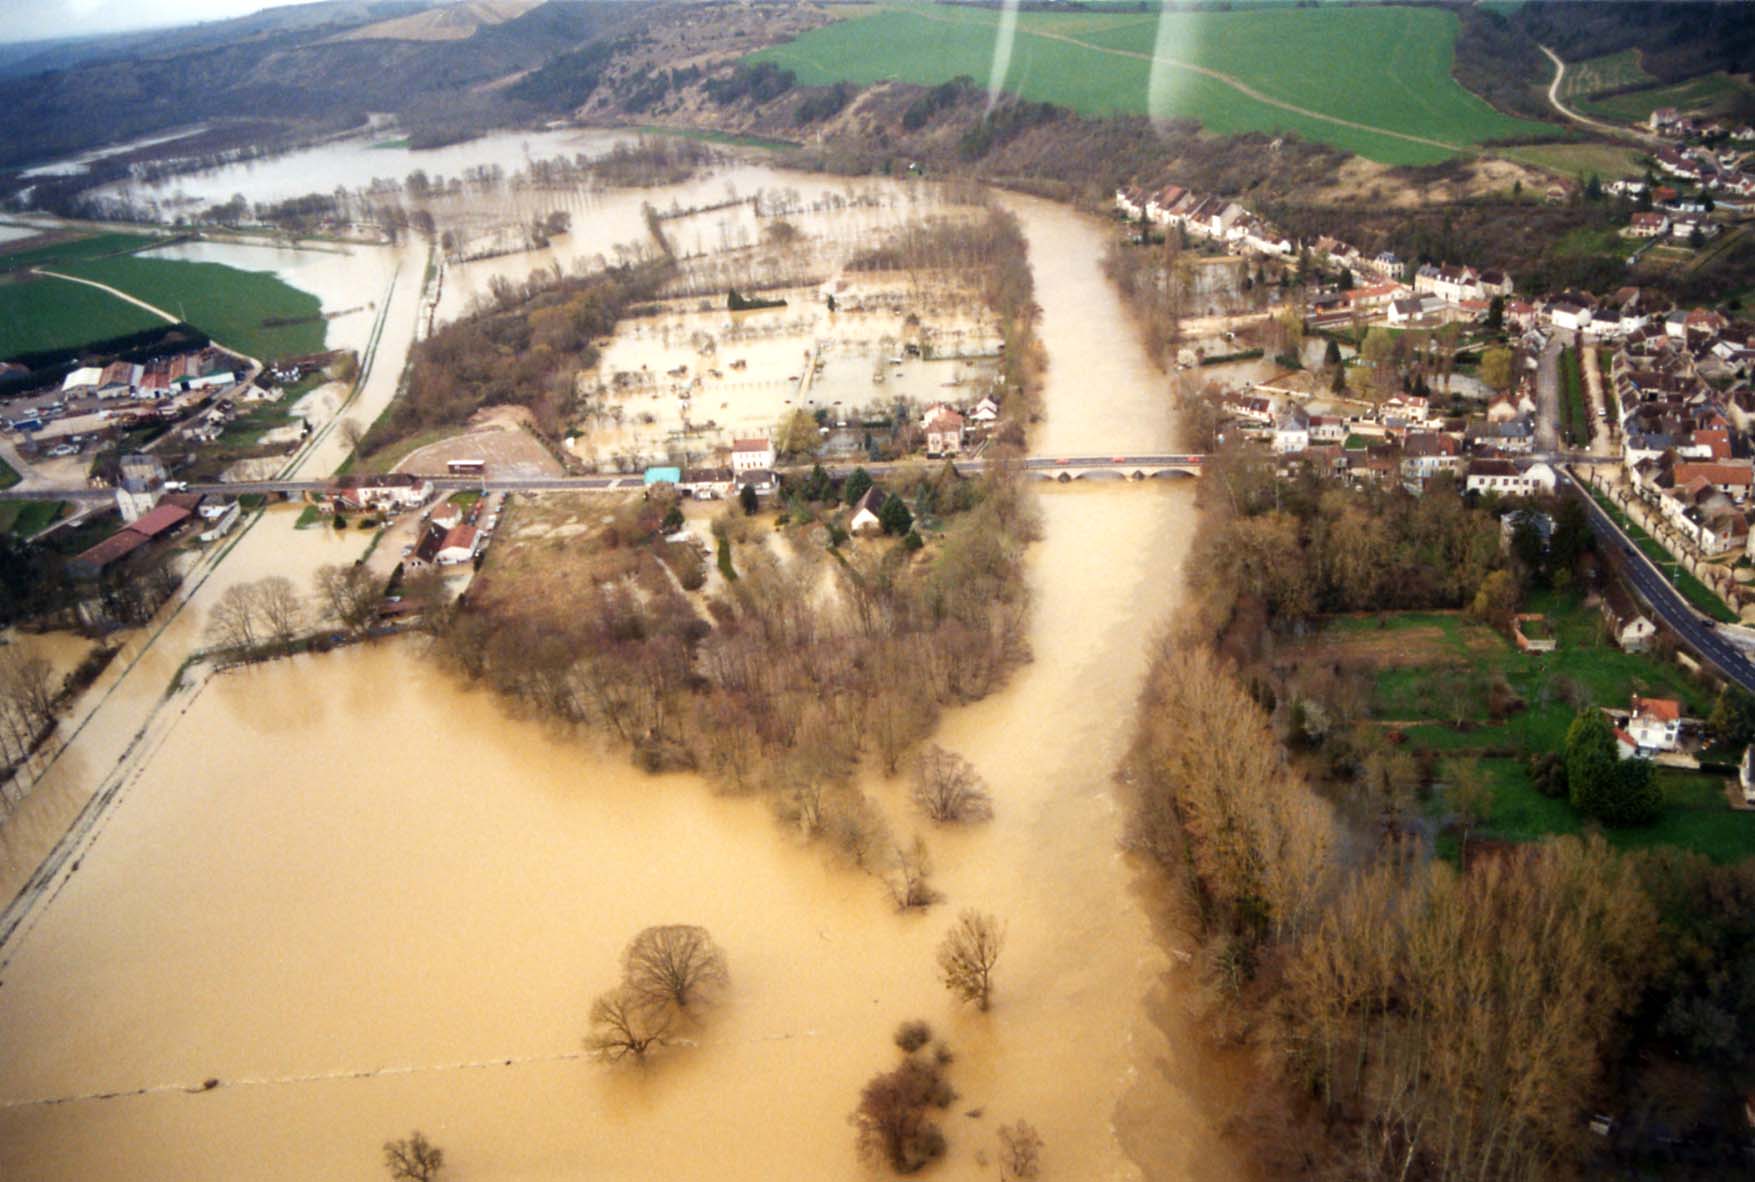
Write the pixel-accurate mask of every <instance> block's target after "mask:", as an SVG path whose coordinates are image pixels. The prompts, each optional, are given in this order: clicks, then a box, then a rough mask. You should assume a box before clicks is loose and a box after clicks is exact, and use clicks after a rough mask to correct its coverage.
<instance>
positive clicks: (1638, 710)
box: [1633, 694, 1682, 722]
mask: <svg viewBox="0 0 1755 1182" xmlns="http://www.w3.org/2000/svg"><path fill="white" fill-rule="evenodd" d="M1633 713H1635V714H1643V715H1645V716H1646V717H1648V718H1655V719H1656V720H1657V721H1659V722H1675V721H1677V720H1678V719H1680V718H1681V717H1682V703H1680V702H1678V701H1676V700H1675V699H1674V698H1642V697H1640V696H1639V695H1638V694H1635V695H1633Z"/></svg>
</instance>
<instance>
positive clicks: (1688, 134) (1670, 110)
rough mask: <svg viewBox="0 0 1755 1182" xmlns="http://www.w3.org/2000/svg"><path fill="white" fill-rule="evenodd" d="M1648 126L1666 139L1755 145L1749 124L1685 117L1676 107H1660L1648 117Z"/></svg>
mask: <svg viewBox="0 0 1755 1182" xmlns="http://www.w3.org/2000/svg"><path fill="white" fill-rule="evenodd" d="M1646 126H1648V127H1649V128H1651V130H1652V131H1654V132H1656V133H1657V134H1658V135H1661V136H1663V137H1665V138H1666V139H1674V140H1692V139H1705V140H1712V139H1721V138H1725V137H1728V138H1730V139H1732V140H1734V141H1736V142H1737V143H1741V144H1748V143H1755V127H1751V126H1749V125H1748V124H1747V123H1741V124H1731V123H1726V122H1725V121H1724V120H1722V119H1716V118H1713V117H1712V116H1708V115H1684V114H1683V113H1682V112H1681V111H1678V110H1677V109H1676V108H1675V107H1659V108H1658V109H1657V110H1655V111H1653V112H1652V113H1651V114H1650V115H1648V116H1646Z"/></svg>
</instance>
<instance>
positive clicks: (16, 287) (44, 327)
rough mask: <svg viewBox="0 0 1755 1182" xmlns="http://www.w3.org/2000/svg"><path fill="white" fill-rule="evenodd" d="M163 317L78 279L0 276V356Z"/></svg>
mask: <svg viewBox="0 0 1755 1182" xmlns="http://www.w3.org/2000/svg"><path fill="white" fill-rule="evenodd" d="M164 323H165V322H164V321H163V320H161V319H159V318H158V317H157V316H154V315H153V314H152V313H151V312H148V311H147V310H146V309H145V308H140V307H136V306H135V305H133V304H130V303H129V302H128V301H126V300H119V299H117V298H116V297H115V296H113V295H110V294H108V293H106V292H101V291H99V290H98V289H97V288H95V287H87V286H85V285H84V284H83V283H68V282H67V281H66V280H65V279H50V278H46V277H42V276H22V275H21V276H18V277H16V278H8V277H5V276H0V359H4V358H8V357H17V356H19V355H20V354H22V353H36V352H46V351H49V350H53V349H70V348H73V347H74V346H76V345H83V344H86V343H87V342H89V341H103V340H108V339H110V338H111V337H120V336H127V335H128V334H130V333H136V332H142V331H144V330H146V329H149V328H162V327H164Z"/></svg>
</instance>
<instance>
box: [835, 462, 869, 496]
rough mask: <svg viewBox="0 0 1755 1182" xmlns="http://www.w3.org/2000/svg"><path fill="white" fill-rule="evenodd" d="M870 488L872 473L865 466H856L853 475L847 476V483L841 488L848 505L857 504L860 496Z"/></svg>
mask: <svg viewBox="0 0 1755 1182" xmlns="http://www.w3.org/2000/svg"><path fill="white" fill-rule="evenodd" d="M869 488H871V473H870V472H867V471H866V470H865V469H864V468H855V469H853V475H851V476H849V477H848V478H847V484H846V485H845V486H844V487H843V488H842V489H841V496H842V499H843V500H845V501H846V502H847V503H848V505H857V504H859V498H860V497H863V496H864V495H865V493H866V490H867V489H869Z"/></svg>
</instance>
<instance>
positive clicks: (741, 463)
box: [731, 439, 775, 476]
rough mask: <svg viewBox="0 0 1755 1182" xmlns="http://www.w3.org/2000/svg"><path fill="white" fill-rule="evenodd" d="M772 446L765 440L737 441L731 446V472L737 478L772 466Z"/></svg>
mask: <svg viewBox="0 0 1755 1182" xmlns="http://www.w3.org/2000/svg"><path fill="white" fill-rule="evenodd" d="M774 458H775V457H774V445H773V444H772V443H771V442H769V441H768V440H766V439H738V440H734V441H733V442H732V445H731V471H732V472H733V474H735V475H737V476H742V475H743V474H744V473H746V472H755V471H758V470H761V469H768V468H772V467H773V466H774Z"/></svg>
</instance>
